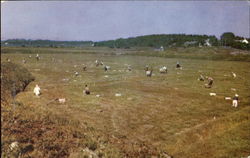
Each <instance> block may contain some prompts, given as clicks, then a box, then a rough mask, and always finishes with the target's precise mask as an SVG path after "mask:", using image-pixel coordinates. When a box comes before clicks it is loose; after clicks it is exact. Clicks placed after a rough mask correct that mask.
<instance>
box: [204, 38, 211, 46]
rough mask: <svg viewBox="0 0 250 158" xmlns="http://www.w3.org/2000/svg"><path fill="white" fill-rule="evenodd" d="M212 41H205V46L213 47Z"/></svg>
mask: <svg viewBox="0 0 250 158" xmlns="http://www.w3.org/2000/svg"><path fill="white" fill-rule="evenodd" d="M209 41H210V40H209V39H206V41H205V44H204V45H205V46H208V47H211V46H212V45H211V43H210V42H209Z"/></svg>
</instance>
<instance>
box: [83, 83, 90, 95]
mask: <svg viewBox="0 0 250 158" xmlns="http://www.w3.org/2000/svg"><path fill="white" fill-rule="evenodd" d="M84 93H85V94H86V95H89V94H90V90H89V87H88V85H85V89H84Z"/></svg>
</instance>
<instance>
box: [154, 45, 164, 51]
mask: <svg viewBox="0 0 250 158" xmlns="http://www.w3.org/2000/svg"><path fill="white" fill-rule="evenodd" d="M155 51H160V52H162V51H164V47H163V46H161V47H160V48H156V49H155Z"/></svg>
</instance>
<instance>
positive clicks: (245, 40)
mask: <svg viewBox="0 0 250 158" xmlns="http://www.w3.org/2000/svg"><path fill="white" fill-rule="evenodd" d="M241 42H242V43H246V44H248V43H249V42H248V40H247V39H244V40H242V41H241Z"/></svg>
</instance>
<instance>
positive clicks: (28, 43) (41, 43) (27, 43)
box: [1, 39, 93, 48]
mask: <svg viewBox="0 0 250 158" xmlns="http://www.w3.org/2000/svg"><path fill="white" fill-rule="evenodd" d="M92 44H93V42H92V41H52V40H25V39H10V40H6V41H1V45H2V46H19V47H55V48H56V47H84V46H91V45H92Z"/></svg>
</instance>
